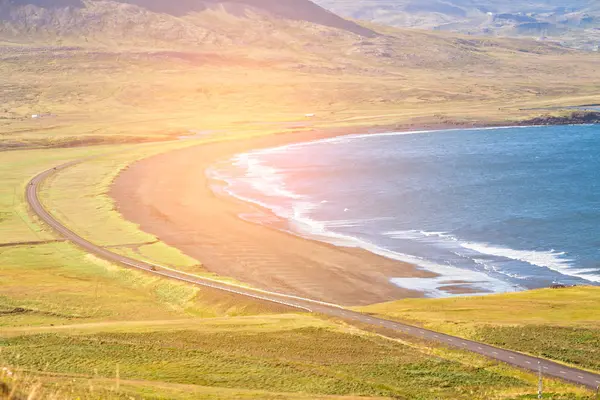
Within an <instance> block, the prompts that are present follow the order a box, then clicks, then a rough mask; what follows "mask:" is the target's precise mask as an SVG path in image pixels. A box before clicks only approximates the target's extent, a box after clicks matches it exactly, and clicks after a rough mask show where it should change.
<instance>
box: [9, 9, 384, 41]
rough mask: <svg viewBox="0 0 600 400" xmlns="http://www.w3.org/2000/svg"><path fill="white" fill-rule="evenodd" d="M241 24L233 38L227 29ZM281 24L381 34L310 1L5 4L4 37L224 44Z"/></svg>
mask: <svg viewBox="0 0 600 400" xmlns="http://www.w3.org/2000/svg"><path fill="white" fill-rule="evenodd" d="M235 24H237V25H239V26H238V27H236V28H237V29H233V30H232V31H235V34H232V35H228V34H227V29H226V28H224V27H232V25H235ZM276 24H280V25H282V26H284V25H286V24H287V25H290V26H292V27H294V26H299V25H306V26H307V27H310V28H311V29H312V30H315V31H318V30H331V31H332V32H337V33H338V34H349V35H356V36H359V37H368V38H373V37H376V36H377V34H376V33H375V32H374V31H372V30H370V29H368V28H366V27H363V26H361V25H359V24H357V23H355V22H352V21H348V20H346V19H343V18H341V17H339V16H337V15H336V14H334V13H332V12H330V11H328V10H325V9H324V8H322V7H320V6H318V5H317V4H315V3H313V2H311V1H309V0H184V1H180V2H176V3H172V2H166V1H163V0H0V37H4V38H7V37H9V38H12V39H14V40H17V41H27V40H28V39H40V38H41V39H42V40H46V39H52V38H57V39H70V40H72V41H77V39H78V38H79V39H82V40H85V41H87V40H88V39H89V38H90V37H93V38H94V39H106V38H110V39H111V40H117V41H126V39H128V38H129V39H130V38H135V39H137V40H138V41H140V40H142V41H143V40H151V41H156V40H161V41H164V42H172V43H176V42H181V43H185V44H194V43H196V44H207V43H208V44H215V45H223V44H227V43H231V42H235V41H240V42H242V43H243V42H247V41H252V40H253V37H254V36H261V37H265V36H267V35H269V29H270V30H271V31H273V28H274V25H276ZM242 25H243V26H242ZM272 33H275V34H276V32H272Z"/></svg>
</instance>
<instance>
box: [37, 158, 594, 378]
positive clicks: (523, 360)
mask: <svg viewBox="0 0 600 400" xmlns="http://www.w3.org/2000/svg"><path fill="white" fill-rule="evenodd" d="M78 162H80V161H75V162H71V163H67V164H63V165H61V166H59V167H56V168H53V169H50V170H47V171H45V172H43V173H41V174H39V175H37V176H36V177H35V178H33V179H32V180H31V182H30V183H29V184H28V185H27V191H26V198H27V202H28V203H29V205H30V207H31V209H32V210H33V211H34V212H35V213H36V214H37V215H38V216H39V217H40V218H41V219H42V220H43V221H44V222H46V223H47V224H48V225H50V226H51V227H52V228H53V229H54V230H55V231H56V232H58V233H59V234H61V235H62V236H64V237H65V238H66V239H68V240H69V241H71V242H73V243H74V244H76V245H78V246H79V247H81V248H83V249H84V250H86V251H88V252H89V253H92V254H94V255H96V256H98V257H101V258H103V259H106V260H108V261H111V262H114V263H118V264H121V265H123V266H125V267H129V268H135V269H139V270H143V271H146V272H148V273H152V274H155V275H160V276H164V277H166V278H170V279H176V280H179V281H183V282H188V283H191V284H194V285H200V286H207V287H211V288H214V289H218V290H222V291H225V292H230V293H235V294H238V295H242V296H246V297H251V298H255V299H258V300H262V301H267V302H271V303H277V304H281V305H285V306H288V307H292V308H295V309H298V310H301V311H305V312H312V313H319V314H324V315H328V316H332V317H337V318H342V319H345V320H349V321H354V322H357V323H362V324H366V325H371V326H375V327H380V328H385V329H390V330H393V331H396V332H401V333H404V334H407V335H410V336H414V337H417V338H422V339H426V340H430V341H433V342H438V343H442V344H444V345H447V346H450V347H457V348H460V349H463V350H468V351H471V352H473V353H478V354H481V355H484V356H486V357H489V358H492V359H495V360H498V361H502V362H505V363H507V364H510V365H513V366H516V367H520V368H523V369H526V370H530V371H538V370H539V369H540V368H541V370H542V372H543V374H544V375H547V376H552V377H555V378H560V379H563V380H566V381H570V382H574V383H577V384H580V385H584V386H587V387H589V388H592V389H596V388H598V387H599V386H600V375H599V374H593V373H590V372H587V371H583V370H580V369H576V368H570V367H566V366H564V365H561V364H558V363H555V362H551V361H547V360H544V359H540V358H536V357H531V356H527V355H524V354H521V353H517V352H514V351H510V350H504V349H501V348H498V347H494V346H489V345H486V344H483V343H479V342H474V341H471V340H466V339H461V338H459V337H455V336H450V335H446V334H443V333H439V332H435V331H431V330H428V329H423V328H419V327H415V326H411V325H407V324H403V323H399V322H394V321H389V320H386V319H381V318H377V317H373V316H370V315H367V314H362V313H358V312H355V311H351V310H347V309H345V308H343V307H340V306H337V305H334V304H328V303H323V302H319V301H315V300H310V299H304V298H301V297H296V296H290V295H285V294H281V293H274V292H267V291H261V290H255V289H249V288H245V287H240V286H235V285H230V284H225V283H222V282H218V281H215V280H211V279H206V278H201V277H197V276H194V275H190V274H186V273H184V272H180V271H176V270H173V269H170V268H168V267H164V266H159V265H156V264H151V263H148V262H144V261H139V260H135V259H132V258H129V257H125V256H122V255H119V254H116V253H113V252H111V251H109V250H107V249H105V248H102V247H100V246H97V245H95V244H93V243H91V242H89V241H87V240H85V239H84V238H82V237H80V236H78V235H77V234H76V233H74V232H72V231H71V230H69V229H68V228H67V227H65V226H64V225H62V224H61V223H60V222H59V221H57V220H56V219H55V218H54V217H53V216H52V215H51V214H50V213H49V212H48V211H47V210H46V209H45V208H44V206H43V205H42V203H41V202H40V200H39V197H38V190H39V186H40V184H41V183H42V182H43V181H44V180H45V179H46V178H48V177H49V176H50V175H52V174H54V173H56V172H57V171H60V170H62V169H65V168H68V167H70V166H72V165H74V164H77V163H78Z"/></svg>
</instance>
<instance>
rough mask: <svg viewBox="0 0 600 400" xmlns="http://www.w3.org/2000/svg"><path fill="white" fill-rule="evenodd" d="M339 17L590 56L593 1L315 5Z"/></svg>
mask: <svg viewBox="0 0 600 400" xmlns="http://www.w3.org/2000/svg"><path fill="white" fill-rule="evenodd" d="M316 2H317V3H318V4H320V5H322V6H323V7H325V8H328V9H330V10H332V11H333V12H335V13H338V14H340V15H342V16H346V17H351V18H354V19H363V20H369V21H373V22H376V23H379V24H386V25H392V26H397V27H415V28H424V29H434V30H443V31H453V32H459V33H465V34H473V35H488V36H506V37H528V38H535V39H537V40H553V41H558V42H560V43H561V44H563V45H566V46H570V47H576V48H584V49H589V50H596V49H597V48H598V45H599V44H600V4H599V2H598V1H596V0H566V1H560V0H502V1H491V0H369V1H356V0H316Z"/></svg>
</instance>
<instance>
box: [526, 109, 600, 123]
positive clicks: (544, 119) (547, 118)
mask: <svg viewBox="0 0 600 400" xmlns="http://www.w3.org/2000/svg"><path fill="white" fill-rule="evenodd" d="M578 124H579V125H581V124H600V112H595V111H590V112H583V111H578V112H574V113H572V114H571V115H566V116H555V115H549V114H548V115H542V116H539V117H536V118H532V119H528V120H525V121H521V122H520V123H519V124H518V125H523V126H527V125H578Z"/></svg>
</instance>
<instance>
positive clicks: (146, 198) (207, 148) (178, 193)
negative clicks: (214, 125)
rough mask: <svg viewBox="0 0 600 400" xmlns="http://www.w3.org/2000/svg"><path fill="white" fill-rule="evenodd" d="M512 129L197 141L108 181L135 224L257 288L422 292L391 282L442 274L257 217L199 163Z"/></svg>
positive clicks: (362, 295) (370, 297)
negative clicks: (305, 147)
mask: <svg viewBox="0 0 600 400" xmlns="http://www.w3.org/2000/svg"><path fill="white" fill-rule="evenodd" d="M529 126H531V125H529ZM512 127H523V125H513V126H506V125H496V124H489V125H487V126H483V127H479V126H473V125H466V126H462V127H458V126H456V125H438V124H435V125H432V126H425V127H420V129H414V128H413V127H410V128H412V129H407V128H408V127H404V129H402V128H398V127H395V128H387V127H379V128H376V129H361V130H358V129H337V130H324V131H313V132H302V133H286V134H282V135H269V136H263V137H258V138H253V139H244V140H240V141H230V142H226V141H225V142H217V143H212V144H203V145H199V146H194V147H191V148H187V149H184V150H177V151H174V152H171V153H166V154H162V155H158V156H154V157H151V158H149V159H145V160H142V161H139V162H137V163H135V164H133V165H132V166H131V167H130V168H129V169H128V170H126V171H123V172H122V173H121V174H120V175H119V177H118V178H117V179H116V180H115V182H114V185H113V186H112V189H111V195H112V197H113V198H114V199H115V201H116V204H117V208H118V210H119V211H120V212H121V213H122V214H123V216H124V217H125V218H126V219H128V220H130V221H133V222H135V223H137V224H139V225H140V227H141V229H142V230H144V231H146V232H149V233H151V234H153V235H155V236H157V237H158V238H159V239H160V240H162V241H164V242H165V243H167V244H168V245H171V246H173V247H175V248H178V249H179V250H181V251H182V252H184V253H185V254H187V255H189V256H191V257H193V258H195V259H197V260H199V261H200V262H201V263H202V264H203V266H204V267H205V269H206V270H208V271H210V272H213V273H216V274H218V275H221V276H229V277H233V278H235V279H237V280H239V281H243V282H245V283H248V284H250V285H252V286H255V287H257V288H261V289H265V290H276V291H280V292H285V293H289V294H293V295H298V296H303V297H309V298H313V299H315V300H322V301H328V302H334V303H339V304H344V305H364V304H371V303H377V302H385V301H390V300H396V299H401V298H409V297H424V296H425V294H426V292H421V291H416V290H409V289H406V288H401V287H400V285H395V284H393V283H392V282H393V280H399V281H401V280H402V279H403V278H437V279H431V281H436V280H439V281H440V282H442V281H443V275H438V273H436V272H432V271H428V270H426V269H425V268H427V267H423V266H419V265H417V264H416V262H411V260H410V259H408V260H407V259H398V258H394V257H388V256H387V255H385V254H381V253H379V254H378V253H377V252H376V251H370V250H368V249H366V248H359V247H339V246H336V245H334V244H332V243H327V241H321V240H319V239H318V238H311V237H310V236H309V237H306V236H303V235H298V234H296V233H294V232H289V231H286V230H285V229H283V230H280V229H278V228H276V227H274V226H269V224H261V223H260V221H256V220H253V218H252V217H251V215H252V214H256V212H257V211H260V213H261V214H263V215H264V214H265V213H266V214H271V213H272V211H271V210H268V209H266V208H264V207H261V206H260V205H257V204H252V203H250V202H248V201H243V200H242V199H240V198H236V197H234V196H231V195H230V194H226V193H224V191H218V192H223V193H215V192H214V191H213V189H212V187H213V186H214V180H213V179H211V178H210V177H209V176H207V174H206V171H207V170H208V169H210V168H211V167H212V166H214V165H215V164H216V163H218V162H220V161H224V160H228V159H230V158H231V157H233V156H234V155H239V154H241V153H249V152H255V151H259V150H263V149H267V148H277V147H285V146H293V145H296V144H306V143H309V142H314V141H323V140H328V139H332V140H334V139H335V138H339V137H341V136H344V137H352V136H367V135H382V134H383V135H385V134H390V135H391V134H402V133H404V132H406V133H407V134H408V133H420V132H431V131H440V130H455V129H461V130H462V129H485V128H489V129H501V128H512ZM365 131H367V133H365ZM392 132H394V133H392ZM190 167H192V168H190ZM223 185H225V183H224V182H223ZM194 221H198V222H197V223H196V222H194ZM427 280H429V279H427ZM446 283H447V285H446V290H447V292H448V293H453V294H473V291H472V290H471V289H469V288H467V287H462V286H460V285H450V282H446ZM448 285H449V286H448ZM405 287H406V285H405ZM484 292H485V290H484ZM479 293H481V292H479Z"/></svg>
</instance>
